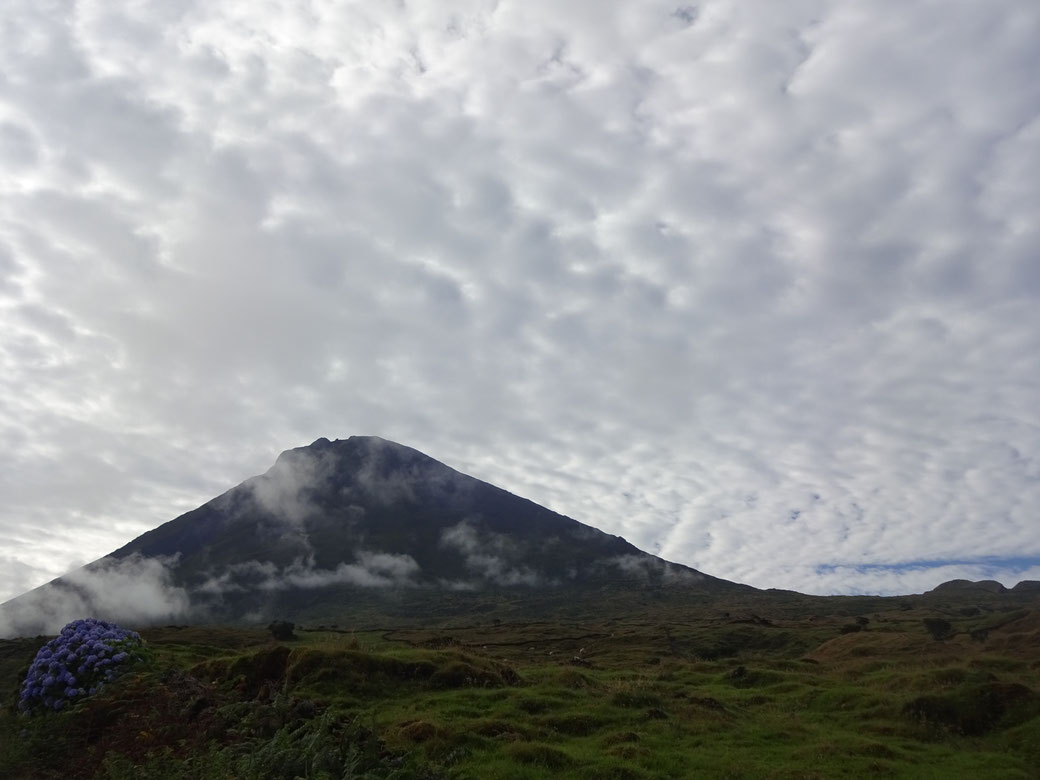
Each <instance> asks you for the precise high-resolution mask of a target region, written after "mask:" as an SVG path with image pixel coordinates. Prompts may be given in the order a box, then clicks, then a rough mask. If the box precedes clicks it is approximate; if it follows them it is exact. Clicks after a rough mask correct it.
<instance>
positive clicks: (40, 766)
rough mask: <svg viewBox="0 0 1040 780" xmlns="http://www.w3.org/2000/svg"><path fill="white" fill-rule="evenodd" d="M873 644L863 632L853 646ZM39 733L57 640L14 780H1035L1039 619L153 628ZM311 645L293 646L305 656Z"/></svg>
mask: <svg viewBox="0 0 1040 780" xmlns="http://www.w3.org/2000/svg"><path fill="white" fill-rule="evenodd" d="M849 626H855V628H851V629H850V628H849ZM140 633H141V637H142V638H143V640H144V647H145V649H146V652H143V653H140V654H138V656H137V657H135V658H134V659H132V663H131V664H130V666H129V667H128V668H127V669H126V671H125V673H124V674H122V675H121V676H119V677H117V678H115V679H113V680H112V681H111V682H110V683H107V684H106V685H105V686H104V687H103V688H102V689H101V690H99V691H97V692H96V693H94V694H93V695H87V696H82V697H75V700H74V701H72V702H70V704H69V706H67V707H65V708H64V709H62V710H61V711H51V710H47V709H43V710H41V711H38V712H34V713H32V714H25V713H23V712H21V711H20V710H19V708H18V697H19V692H20V691H21V690H22V683H23V681H24V679H25V676H26V673H27V671H28V668H29V665H30V663H31V662H32V661H33V659H34V657H35V656H36V653H37V651H38V650H39V649H40V648H41V647H42V646H43V645H44V643H45V642H46V641H48V640H49V639H50V637H40V638H37V639H22V640H13V641H5V642H0V695H2V696H3V697H4V698H3V703H4V705H5V707H4V711H3V713H2V715H0V777H4V778H51V777H55V778H57V777H62V778H92V777H98V778H112V779H116V778H120V779H121V778H149V780H151V779H152V778H159V779H163V778H171V779H172V778H221V779H223V778H287V779H291V778H344V777H350V778H427V779H428V780H434V779H435V778H444V779H445V780H447V779H448V778H451V779H456V780H462V779H463V778H473V779H474V780H476V779H477V778H489V777H494V778H518V779H521V778H550V777H552V778H556V777H573V778H626V779H628V778H632V779H637V778H664V777H718V778H762V777H773V778H840V777H863V776H882V777H885V776H887V777H915V778H917V777H921V778H930V777H931V778H950V777H976V778H986V777H993V778H1034V777H1036V776H1037V766H1040V602H1038V601H1037V600H1036V597H1035V596H1032V595H1031V596H1029V597H1028V598H1026V597H1022V598H1017V599H1010V598H1007V597H996V596H991V595H990V594H977V593H969V594H943V596H942V598H941V599H940V598H936V597H933V598H926V597H912V598H911V600H909V601H908V600H907V599H905V598H904V599H901V600H899V601H896V600H885V599H859V600H856V599H846V600H827V599H816V600H805V601H802V602H798V603H797V604H794V603H793V602H792V601H791V600H790V599H788V600H781V599H778V598H775V599H773V598H767V597H765V596H762V597H759V598H758V600H757V601H756V600H748V601H745V602H733V603H729V604H725V605H723V604H715V605H706V604H702V605H699V606H695V607H689V608H686V609H682V608H678V607H674V608H673V607H669V608H667V609H665V608H661V609H660V610H656V611H655V610H654V609H647V610H644V611H642V612H641V613H640V614H638V615H633V614H631V613H628V614H621V615H617V616H615V617H613V618H598V619H593V618H588V619H584V620H569V621H544V622H515V621H510V620H502V619H499V618H496V617H495V615H494V614H482V615H481V616H479V618H478V619H475V620H470V621H466V620H456V621H455V622H454V623H452V624H445V625H440V626H437V627H433V628H415V627H409V628H384V629H380V630H366V631H361V630H358V631H350V630H348V629H344V628H336V629H333V628H332V627H328V626H323V627H319V626H307V625H296V626H295V627H294V630H292V631H290V632H289V633H288V634H284V633H283V634H282V636H285V637H286V638H283V639H276V638H275V636H273V634H272V631H270V630H265V629H264V628H263V627H260V628H257V629H243V628H219V627H202V626H194V627H188V626H167V627H162V628H152V629H141V630H140ZM288 636H292V637H293V638H288Z"/></svg>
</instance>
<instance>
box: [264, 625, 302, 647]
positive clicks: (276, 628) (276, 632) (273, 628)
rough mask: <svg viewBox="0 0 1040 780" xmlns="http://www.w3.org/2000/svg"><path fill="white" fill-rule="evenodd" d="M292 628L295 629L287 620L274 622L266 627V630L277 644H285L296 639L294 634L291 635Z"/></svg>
mask: <svg viewBox="0 0 1040 780" xmlns="http://www.w3.org/2000/svg"><path fill="white" fill-rule="evenodd" d="M294 628H296V624H295V623H290V622H289V621H287V620H276V621H274V622H273V623H271V625H269V626H268V627H267V630H268V631H270V632H271V636H273V637H274V638H275V639H277V640H278V641H279V642H286V641H288V640H290V639H295V638H296V634H294V633H293V629H294Z"/></svg>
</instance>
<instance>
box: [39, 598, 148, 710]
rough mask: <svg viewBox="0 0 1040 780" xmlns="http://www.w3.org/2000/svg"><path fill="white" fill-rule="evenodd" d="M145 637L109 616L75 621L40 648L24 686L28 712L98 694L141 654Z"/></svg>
mask: <svg viewBox="0 0 1040 780" xmlns="http://www.w3.org/2000/svg"><path fill="white" fill-rule="evenodd" d="M141 644H142V643H141V637H140V635H139V634H137V632H135V631H127V630H126V629H124V628H120V627H119V626H117V625H114V624H112V623H108V622H106V621H104V620H96V619H94V618H86V619H82V620H74V621H72V622H71V623H69V624H68V625H66V626H65V627H64V628H62V630H61V632H60V633H59V635H58V636H57V637H55V638H54V639H52V640H50V641H49V642H48V643H47V644H46V645H44V646H43V647H41V648H40V650H39V652H38V653H37V654H36V658H35V659H33V662H32V664H30V666H29V672H28V674H27V675H26V678H25V681H24V683H23V684H22V690H21V694H20V696H19V703H18V706H19V708H20V709H21V710H22V711H23V712H26V713H33V712H37V711H40V710H55V711H58V710H61V709H64V708H65V707H66V706H68V705H69V704H70V703H72V702H73V701H75V700H77V699H80V698H81V697H84V696H88V695H93V694H95V693H97V692H98V691H99V690H101V689H102V687H103V686H104V684H105V682H107V681H109V680H112V679H114V678H115V677H116V676H118V674H119V673H120V672H122V671H123V668H124V667H125V666H126V665H127V664H129V663H130V662H131V661H133V660H134V658H135V657H136V655H135V650H136V649H137V648H139V647H140V646H141Z"/></svg>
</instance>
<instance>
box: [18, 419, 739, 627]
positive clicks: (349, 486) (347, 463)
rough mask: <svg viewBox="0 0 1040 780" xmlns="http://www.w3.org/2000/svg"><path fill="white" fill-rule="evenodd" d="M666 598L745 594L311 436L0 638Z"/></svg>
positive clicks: (25, 615) (564, 522) (87, 574)
mask: <svg viewBox="0 0 1040 780" xmlns="http://www.w3.org/2000/svg"><path fill="white" fill-rule="evenodd" d="M662 588H664V589H668V590H671V591H674V592H675V593H689V594H694V595H697V594H699V595H703V594H707V593H729V592H737V591H744V590H751V589H750V588H748V587H747V586H742V585H737V584H735V583H731V582H727V581H725V580H721V579H718V578H715V577H711V576H708V575H706V574H703V573H701V572H698V571H696V570H694V569H691V568H689V567H686V566H682V565H679V564H674V563H669V562H667V561H664V560H662V559H660V558H658V557H656V556H654V555H651V554H649V553H646V552H643V551H642V550H639V549H638V548H636V547H634V546H633V545H631V544H629V543H628V542H627V541H625V540H624V539H622V538H620V537H617V536H611V535H609V534H606V533H603V532H602V531H599V530H597V529H595V528H592V527H590V526H588V525H584V524H582V523H580V522H578V521H576V520H573V519H571V518H568V517H565V516H563V515H560V514H557V513H555V512H552V511H550V510H549V509H546V508H545V507H542V506H539V505H537V504H535V503H534V502H532V501H529V500H527V499H524V498H520V497H518V496H515V495H513V494H511V493H509V492H507V491H505V490H502V489H500V488H497V487H495V486H493V485H490V484H488V483H486V482H482V481H480V480H478V479H475V478H473V477H469V476H467V475H465V474H462V473H460V472H458V471H456V470H454V469H452V468H450V467H448V466H446V465H445V464H443V463H440V462H438V461H436V460H434V459H433V458H431V457H429V456H427V455H424V454H423V453H421V452H419V451H417V450H414V449H411V448H409V447H405V446H402V445H400V444H396V443H394V442H390V441H386V440H384V439H380V438H377V437H367V436H353V437H351V438H349V439H345V440H336V441H329V440H328V439H324V438H322V439H318V440H317V441H315V442H314V443H313V444H311V445H309V446H306V447H300V448H296V449H292V450H289V451H286V452H283V453H282V454H281V455H280V456H279V457H278V459H277V461H276V462H275V464H274V465H273V466H272V468H271V469H269V470H268V471H267V472H266V473H265V474H262V475H259V476H257V477H253V478H251V479H249V480H246V481H245V482H243V483H242V484H240V485H238V486H237V487H235V488H233V489H231V490H229V491H227V492H226V493H224V494H223V495H221V496H218V497H217V498H214V499H213V500H211V501H209V502H207V503H206V504H204V505H202V506H200V507H199V508H197V509H195V510H192V511H190V512H187V513H185V514H183V515H181V516H180V517H178V518H176V519H174V520H172V521H170V522H168V523H165V524H164V525H162V526H160V527H158V528H156V529H154V530H152V531H149V532H147V533H145V534H143V535H142V536H140V537H138V538H137V539H135V540H133V541H132V542H130V543H129V544H127V545H125V546H124V547H122V548H120V549H118V550H116V551H114V552H112V553H111V554H109V555H107V556H105V557H104V558H101V559H100V560H98V561H95V562H93V563H91V564H88V565H87V566H84V567H82V568H81V569H78V570H76V571H73V572H70V573H68V574H66V575H65V576H63V577H61V578H58V579H56V580H54V581H52V582H50V583H48V584H46V585H44V586H42V587H40V588H37V589H35V590H33V591H30V592H28V593H26V594H23V595H22V596H19V597H17V598H15V599H12V600H11V601H9V602H7V603H5V604H3V605H2V606H0V636H11V635H28V634H31V633H45V632H53V631H55V630H57V628H60V626H61V625H63V624H64V623H66V622H68V621H69V620H72V619H74V618H76V617H81V616H82V615H84V614H91V615H97V616H100V617H105V618H108V619H112V620H119V621H124V622H127V623H131V624H134V625H141V624H147V623H156V622H164V621H179V622H225V623H235V622H238V623H248V622H262V621H264V620H267V619H273V618H279V619H290V620H292V619H309V620H327V621H336V620H342V621H344V622H346V621H350V620H357V619H358V618H359V617H365V618H368V619H369V620H379V619H383V618H393V619H396V620H407V619H409V618H423V619H427V618H429V617H430V616H431V615H436V614H451V613H465V612H467V611H481V610H485V611H486V610H488V609H492V608H494V609H500V608H502V607H503V605H511V606H509V608H508V609H509V610H511V613H512V614H514V615H520V614H531V615H535V614H539V613H540V612H559V611H561V610H562V611H566V609H567V608H568V606H571V607H573V606H574V602H575V601H583V600H589V599H596V598H603V594H604V592H606V591H609V592H610V593H611V596H612V597H618V596H627V597H629V598H635V599H638V598H640V597H641V594H645V592H647V591H648V590H649V591H660V590H661V589H662Z"/></svg>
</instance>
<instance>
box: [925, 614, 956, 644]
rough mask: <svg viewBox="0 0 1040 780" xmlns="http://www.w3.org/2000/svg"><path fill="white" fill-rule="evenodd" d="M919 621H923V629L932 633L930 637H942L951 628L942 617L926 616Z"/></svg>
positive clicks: (946, 634) (946, 635)
mask: <svg viewBox="0 0 1040 780" xmlns="http://www.w3.org/2000/svg"><path fill="white" fill-rule="evenodd" d="M921 622H922V623H924V627H925V630H927V631H928V633H929V634H931V635H932V639H944V638H945V637H948V636H949V635H950V632H951V631H952V630H953V626H951V625H950V624H949V623H948V622H947V621H945V620H943V619H942V618H934V617H926V618H923V619H922V620H921Z"/></svg>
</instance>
